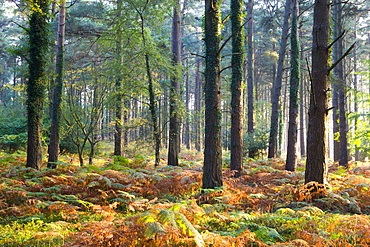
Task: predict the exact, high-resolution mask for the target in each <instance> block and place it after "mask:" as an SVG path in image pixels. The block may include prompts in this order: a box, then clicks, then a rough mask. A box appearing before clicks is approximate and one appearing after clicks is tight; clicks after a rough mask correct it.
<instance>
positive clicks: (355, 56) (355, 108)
mask: <svg viewBox="0 0 370 247" xmlns="http://www.w3.org/2000/svg"><path fill="white" fill-rule="evenodd" d="M354 29H355V30H354V37H353V39H354V40H357V16H355V27H354ZM357 90H358V86H357V45H355V48H354V50H353V91H354V111H355V114H356V116H355V119H354V124H353V125H354V132H355V134H356V133H357V129H358V126H357V124H358V102H357V101H358V96H357V95H358V92H357ZM359 160H360V149H359V147H358V146H357V145H356V146H355V161H359Z"/></svg>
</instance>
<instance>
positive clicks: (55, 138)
mask: <svg viewBox="0 0 370 247" xmlns="http://www.w3.org/2000/svg"><path fill="white" fill-rule="evenodd" d="M65 20H66V2H65V0H62V1H61V2H60V7H59V18H58V36H57V47H56V67H55V71H56V78H55V82H54V83H53V89H52V95H53V98H52V102H51V112H50V115H51V116H50V119H51V129H50V143H49V150H48V152H49V158H48V167H49V168H56V167H57V164H56V162H57V161H58V155H59V130H60V115H61V103H62V92H63V73H64V37H65Z"/></svg>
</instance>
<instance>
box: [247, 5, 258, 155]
mask: <svg viewBox="0 0 370 247" xmlns="http://www.w3.org/2000/svg"><path fill="white" fill-rule="evenodd" d="M247 13H248V15H249V18H248V24H247V47H248V48H247V49H248V50H247V75H248V77H247V91H248V92H247V101H248V110H247V112H248V122H247V125H248V130H247V131H248V134H249V135H253V132H254V116H253V114H254V103H253V92H254V90H253V83H254V45H253V44H254V42H253V0H248V4H247ZM256 153H257V152H256V150H255V149H254V148H252V149H249V154H248V156H249V157H251V158H254V157H255V156H256V155H257V154H256Z"/></svg>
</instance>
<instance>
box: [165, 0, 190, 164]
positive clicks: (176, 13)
mask: <svg viewBox="0 0 370 247" xmlns="http://www.w3.org/2000/svg"><path fill="white" fill-rule="evenodd" d="M180 26H181V23H180V1H176V3H175V6H174V8H173V17H172V56H173V57H172V64H173V66H174V69H175V73H174V75H173V76H172V79H171V88H170V129H169V144H168V165H172V166H177V165H178V164H179V161H178V153H179V150H180V128H179V127H180V123H179V121H180V112H179V109H180V107H179V103H180V102H179V97H180V83H179V76H178V73H177V68H178V67H179V66H180V62H181V33H180ZM187 93H188V90H187ZM187 141H188V143H189V142H190V140H187Z"/></svg>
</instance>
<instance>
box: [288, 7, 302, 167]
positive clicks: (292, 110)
mask: <svg viewBox="0 0 370 247" xmlns="http://www.w3.org/2000/svg"><path fill="white" fill-rule="evenodd" d="M292 2H293V3H292V18H291V19H292V28H291V32H290V45H291V54H290V92H289V127H288V148H287V160H286V167H285V169H286V170H288V171H294V170H295V166H296V163H297V126H298V124H297V117H298V88H299V81H300V79H301V76H300V62H299V40H298V25H297V23H298V14H299V13H298V9H299V7H298V4H299V3H298V1H297V0H293V1H292Z"/></svg>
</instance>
